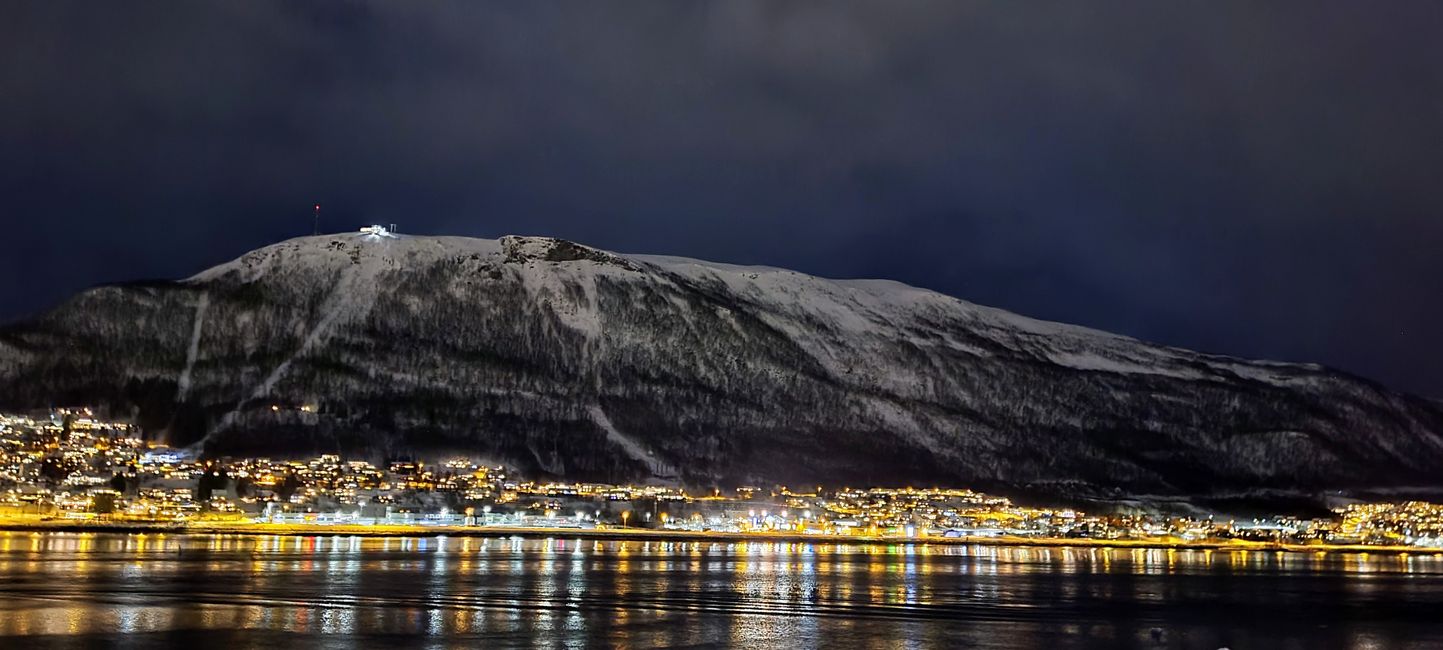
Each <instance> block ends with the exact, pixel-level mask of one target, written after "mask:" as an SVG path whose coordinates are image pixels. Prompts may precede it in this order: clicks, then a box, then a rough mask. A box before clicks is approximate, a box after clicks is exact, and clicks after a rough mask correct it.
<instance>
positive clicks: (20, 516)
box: [0, 408, 1443, 549]
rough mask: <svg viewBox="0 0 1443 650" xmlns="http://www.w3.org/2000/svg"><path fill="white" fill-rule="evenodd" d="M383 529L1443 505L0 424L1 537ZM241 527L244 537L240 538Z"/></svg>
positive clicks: (1431, 516) (1147, 525)
mask: <svg viewBox="0 0 1443 650" xmlns="http://www.w3.org/2000/svg"><path fill="white" fill-rule="evenodd" d="M26 525H34V526H46V525H50V526H67V525H68V526H96V527H105V526H114V527H119V528H123V527H126V526H134V527H144V526H147V525H152V526H198V527H204V526H206V525H225V526H230V528H227V529H226V530H242V531H243V530H245V529H246V527H254V528H255V529H256V530H257V531H272V530H275V529H277V528H279V527H292V528H294V527H306V528H313V529H314V530H320V531H323V530H325V527H346V529H347V530H352V529H351V527H356V526H366V527H374V528H375V530H376V531H377V532H384V531H387V530H402V531H406V532H416V530H418V529H420V527H435V528H437V529H438V530H446V531H451V530H452V529H462V528H464V529H472V528H474V529H476V532H478V533H479V532H483V531H484V530H486V529H498V530H501V531H505V530H508V529H509V530H521V529H526V530H535V529H543V530H544V529H555V530H569V531H587V530H591V531H610V532H611V533H613V534H627V533H641V532H648V531H652V532H656V533H658V534H665V533H674V534H696V535H708V534H726V535H755V536H835V537H842V538H846V537H854V538H858V539H914V540H921V541H939V542H941V541H948V540H957V541H987V540H989V539H995V540H1006V541H1008V542H1017V541H1019V540H1021V541H1026V540H1038V541H1042V540H1052V541H1061V542H1071V543H1099V542H1101V543H1106V542H1113V543H1135V544H1146V543H1153V544H1166V545H1186V544H1201V543H1244V544H1246V543H1271V544H1278V545H1284V544H1286V545H1302V546H1308V545H1313V546H1325V545H1327V546H1379V547H1416V548H1420V549H1443V505H1438V504H1431V503H1424V502H1417V501H1410V502H1401V503H1354V504H1350V505H1346V506H1343V507H1339V508H1336V509H1335V510H1334V511H1333V516H1331V517H1324V518H1317V519H1299V518H1294V517H1275V518H1268V519H1253V520H1246V521H1239V520H1230V519H1222V518H1193V517H1181V516H1170V515H1159V514H1144V513H1137V514H1107V515H1100V514H1086V513H1083V512H1080V511H1078V510H1074V509H1066V508H1040V507H1024V506H1021V505H1018V504H1015V503H1013V502H1012V501H1011V500H1009V499H1007V498H1004V497H1000V496H992V495H987V494H982V493H979V492H974V491H971V490H966V489H950V488H911V487H909V488H899V489H898V488H892V489H888V488H867V489H855V488H841V489H832V490H825V489H823V488H822V487H819V486H817V487H810V488H805V489H802V488H795V487H792V488H788V487H782V486H771V487H765V488H763V487H743V488H738V489H736V490H728V491H726V492H723V491H720V490H712V491H710V492H706V493H697V492H693V491H688V490H684V489H682V488H679V487H675V486H665V485H609V484H598V483H561V482H537V481H532V480H526V479H524V478H522V477H518V476H515V475H513V473H512V472H510V471H508V470H507V468H505V467H499V466H491V465H485V464H481V463H479V462H476V461H473V460H469V459H451V460H447V461H444V462H439V463H434V464H432V463H426V462H420V461H414V460H403V461H393V462H389V463H387V464H385V465H384V466H376V465H373V464H372V463H370V462H367V461H362V460H349V459H342V458H341V457H339V456H335V455H323V456H319V457H316V458H311V459H306V460H294V459H290V460H273V459H265V458H222V459H196V458H194V457H193V456H192V455H191V454H188V453H186V452H185V451H183V450H178V449H172V448H169V447H165V446H163V445H157V444H155V443H153V442H149V441H147V440H146V439H145V438H144V436H143V435H142V434H141V432H140V430H139V429H138V428H137V427H135V426H133V425H131V424H129V423H125V422H110V421H104V420H102V419H100V418H97V417H96V416H94V415H93V413H92V412H91V411H90V410H89V409H84V408H80V409H58V410H55V411H53V412H50V413H47V414H43V415H38V416H37V415H15V414H11V415H0V526H10V527H16V526H26ZM236 527H239V528H236Z"/></svg>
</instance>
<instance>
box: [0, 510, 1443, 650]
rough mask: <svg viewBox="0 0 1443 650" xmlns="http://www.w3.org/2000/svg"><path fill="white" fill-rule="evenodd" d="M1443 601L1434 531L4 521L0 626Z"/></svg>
mask: <svg viewBox="0 0 1443 650" xmlns="http://www.w3.org/2000/svg"><path fill="white" fill-rule="evenodd" d="M1440 605H1443V556H1440V555H1438V554H1409V555H1378V554H1372V555H1366V554H1340V553H1327V554H1322V553H1281V552H1272V551H1267V552H1259V551H1204V550H1165V549H1101V548H1038V547H1007V546H936V545H909V544H882V545H835V544H808V543H769V542H751V543H726V542H654V541H653V542H638V541H629V542H623V541H596V540H579V539H572V538H561V537H558V538H553V539H521V538H471V537H463V538H446V537H439V538H361V537H314V536H271V537H251V536H227V535H213V536H206V535H118V534H72V533H5V532H0V647H44V646H63V645H68V644H71V643H75V644H82V643H85V642H94V641H97V640H107V641H109V642H112V643H115V644H118V645H121V646H134V647H148V646H159V645H166V644H171V643H177V642H184V641H185V640H186V639H188V638H191V637H194V638H195V639H197V640H198V641H199V640H212V641H215V642H219V643H226V644H285V643H293V642H299V643H302V644H304V645H308V646H310V645H324V646H328V647H372V646H375V645H377V644H382V643H384V644H397V643H420V644H422V645H428V644H429V645H436V646H438V647H445V646H449V645H454V646H457V647H469V646H475V645H477V644H478V643H485V644H486V645H488V646H493V647H494V646H497V645H503V646H506V645H509V646H535V645H540V646H548V647H606V646H631V647H656V646H669V647H696V646H724V645H741V646H748V647H751V648H764V647H786V648H805V647H851V648H905V647H944V646H945V647H979V648H1046V649H1047V650H1054V649H1060V648H1114V647H1125V648H1126V647H1136V648H1205V649H1208V650H1212V649H1213V648H1217V647H1221V646H1229V647H1232V648H1253V647H1267V648H1273V647H1282V648H1287V647H1296V648H1349V649H1363V648H1367V649H1370V650H1371V649H1374V648H1378V649H1381V648H1438V647H1443V629H1440V627H1443V626H1440V625H1439V623H1438V620H1439V619H1438V618H1437V616H1438V614H1437V612H1438V611H1439V607H1440ZM1155 631H1156V632H1157V633H1158V634H1160V635H1161V638H1160V639H1155V638H1154V632H1155ZM122 634H123V635H124V636H120V635H122ZM17 637H25V638H24V639H23V640H21V639H18V638H17ZM22 641H23V642H22Z"/></svg>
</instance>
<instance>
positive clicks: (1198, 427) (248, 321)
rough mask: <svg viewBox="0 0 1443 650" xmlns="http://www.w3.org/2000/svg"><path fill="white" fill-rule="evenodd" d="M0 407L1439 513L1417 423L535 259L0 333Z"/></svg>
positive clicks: (537, 245)
mask: <svg viewBox="0 0 1443 650" xmlns="http://www.w3.org/2000/svg"><path fill="white" fill-rule="evenodd" d="M0 401H3V402H4V405H5V406H8V407H11V408H19V407H37V406H46V405H50V404H94V405H101V406H106V407H109V408H111V409H113V410H116V411H119V412H122V413H132V412H133V413H136V414H137V415H138V417H139V418H140V419H141V421H142V423H143V424H144V425H145V426H147V428H148V429H149V430H150V431H153V432H157V433H159V434H160V435H162V436H164V437H166V438H167V439H168V440H169V441H170V442H171V443H173V444H179V445H196V446H197V447H198V448H203V449H204V450H205V451H206V452H207V453H212V454H227V453H241V452H244V453H254V454H269V455H273V456H280V455H284V454H289V453H313V452H337V451H339V452H341V453H344V454H351V455H363V456H369V457H383V456H387V455H400V454H440V453H448V452H453V451H454V452H464V453H467V454H469V455H472V456H478V457H485V458H487V459H490V460H493V461H495V462H505V463H508V464H512V465H514V466H518V467H520V468H522V469H523V470H525V471H529V472H538V473H540V472H544V473H549V474H554V475H559V476H567V477H575V478H595V479H610V480H622V479H631V480H635V479H645V478H654V477H662V478H670V479H676V480H680V481H682V482H685V483H689V484H694V485H712V484H724V485H725V484H734V483H745V482H772V481H777V482H785V483H793V484H809V483H818V482H821V483H826V484H831V485H835V484H839V483H854V484H860V483H868V484H898V483H907V482H920V483H932V482H945V483H950V484H961V485H973V486H979V487H990V488H997V487H1015V488H1025V489H1031V490H1040V491H1046V492H1053V493H1063V492H1066V493H1071V494H1086V495H1090V494H1108V493H1116V492H1123V493H1128V494H1158V495H1217V494H1222V493H1246V492H1249V491H1259V490H1263V491H1267V490H1276V491H1284V492H1301V493H1308V492H1319V491H1323V490H1344V491H1357V490H1364V489H1387V488H1399V487H1438V486H1439V484H1443V476H1440V474H1443V473H1440V472H1438V468H1439V467H1443V408H1440V407H1439V405H1438V404H1437V403H1436V402H1430V401H1427V400H1422V399H1419V398H1414V397H1411V396H1407V395H1402V394H1398V393H1394V392H1390V391H1388V390H1386V389H1384V388H1382V387H1380V386H1378V385H1376V384H1373V383H1371V382H1368V381H1365V380H1361V379H1358V378H1355V377H1350V376H1347V375H1344V374H1340V373H1337V372H1333V371H1329V370H1327V369H1324V368H1321V367H1318V366H1311V365H1293V364H1281V363H1269V362H1260V361H1243V360H1238V359H1232V358H1226V357H1219V356H1211V355H1205V354H1198V353H1194V352H1189V351H1185V350H1179V349H1174V348H1166V347H1159V346H1154V345H1149V344H1145V343H1142V342H1139V341H1136V340H1132V339H1128V338H1125V337H1120V336H1115V335H1111V334H1106V333H1103V332H1098V331H1093V330H1088V329H1083V328H1078V327H1071V326H1066V325H1060V324H1055V323H1047V322H1041V321H1036V320H1032V319H1028V318H1023V317H1020V316H1017V315H1014V314H1009V313H1006V312H1002V311H998V310H994V309H989V308H986V307H981V306H977V305H973V304H969V303H966V302H963V301H960V300H957V299H954V298H951V297H948V296H944V295H940V294H937V293H933V292H930V291H924V290H920V289H915V288H912V287H908V286H905V285H901V284H897V283H893V282H883V281H837V280H825V279H821V278H816V277H811V276H807V275H803V274H800V273H795V272H791V271H785V270H780V269H772V268H759V267H739V266H728V265H724V264H714V263H709V262H701V261H696V260H689V259H681V258H667V257H650V256H635V255H617V254H613V253H608V252H604V251H599V250H596V249H592V248H588V247H585V246H581V245H578V244H574V243H571V242H565V241H559V240H554V239H547V238H531V237H505V238H502V239H501V240H499V241H492V240H478V239H464V238H447V237H399V238H396V237H387V236H377V235H367V234H343V235H329V236H319V237H304V238H300V239H294V240H290V241H286V242H282V243H279V244H276V245H273V246H269V247H266V248H263V249H260V250H257V251H254V252H251V253H248V254H246V255H245V256H243V257H241V258H240V259H237V260H235V261H233V262H230V263H228V264H224V265H222V266H219V267H216V268H213V269H210V270H208V271H205V272H203V273H201V274H199V275H196V276H194V277H192V278H189V279H186V280H182V281H178V282H159V283H136V284H124V285H113V286H103V287H98V288H95V289H91V290H89V291H86V292H84V293H82V294H80V295H78V296H76V297H75V298H74V299H72V300H71V301H69V302H68V303H66V304H64V305H62V306H60V307H59V308H57V309H55V310H53V311H51V312H50V313H48V314H45V315H43V316H41V317H39V318H36V319H34V320H31V321H28V322H22V323H17V324H13V325H10V326H7V327H5V328H3V329H0Z"/></svg>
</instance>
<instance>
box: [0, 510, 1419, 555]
mask: <svg viewBox="0 0 1443 650" xmlns="http://www.w3.org/2000/svg"><path fill="white" fill-rule="evenodd" d="M0 532H18V533H43V532H57V533H117V534H127V535H137V534H138V535H148V534H165V535H246V536H255V537H262V536H273V535H285V536H298V537H378V538H380V537H491V538H496V537H524V538H536V539H541V538H549V537H568V538H577V539H589V540H596V541H603V540H610V541H639V542H725V543H749V542H773V543H805V544H837V545H870V544H919V545H934V546H1014V547H1039V548H1069V547H1070V548H1084V549H1095V548H1103V549H1123V550H1173V551H1228V552H1232V551H1261V552H1267V551H1274V552H1280V553H1312V554H1318V553H1345V554H1369V553H1376V554H1385V555H1436V556H1439V557H1443V549H1432V548H1422V547H1415V546H1369V545H1360V544H1281V543H1274V542H1255V541H1245V540H1197V541H1186V540H1176V541H1173V540H1168V539H1092V538H1057V537H1016V536H997V537H891V536H881V535H876V536H872V535H847V536H841V535H819V534H808V533H797V532H748V533H742V532H738V533H729V532H705V531H689V530H657V529H648V528H603V529H595V528H529V527H501V526H419V525H347V524H271V523H231V522H188V523H162V522H115V523H107V522H96V521H86V520H34V521H16V520H13V519H11V520H0Z"/></svg>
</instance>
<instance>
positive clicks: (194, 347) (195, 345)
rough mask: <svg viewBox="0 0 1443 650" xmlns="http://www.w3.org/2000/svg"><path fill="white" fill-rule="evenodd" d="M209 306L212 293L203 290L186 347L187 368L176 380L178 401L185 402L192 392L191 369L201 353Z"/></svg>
mask: <svg viewBox="0 0 1443 650" xmlns="http://www.w3.org/2000/svg"><path fill="white" fill-rule="evenodd" d="M209 306H210V293H209V292H202V293H201V294H200V298H199V299H197V300H196V301H195V322H194V324H192V325H191V330H190V347H188V348H186V353H185V368H183V369H182V370H181V371H180V378H179V379H177V380H176V391H175V401H177V402H184V401H185V397H186V395H187V394H189V393H190V382H191V379H190V377H191V371H192V370H193V369H194V368H195V359H196V357H197V356H199V354H200V333H201V330H202V328H203V327H204V326H205V310H206V308H207V307H209Z"/></svg>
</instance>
